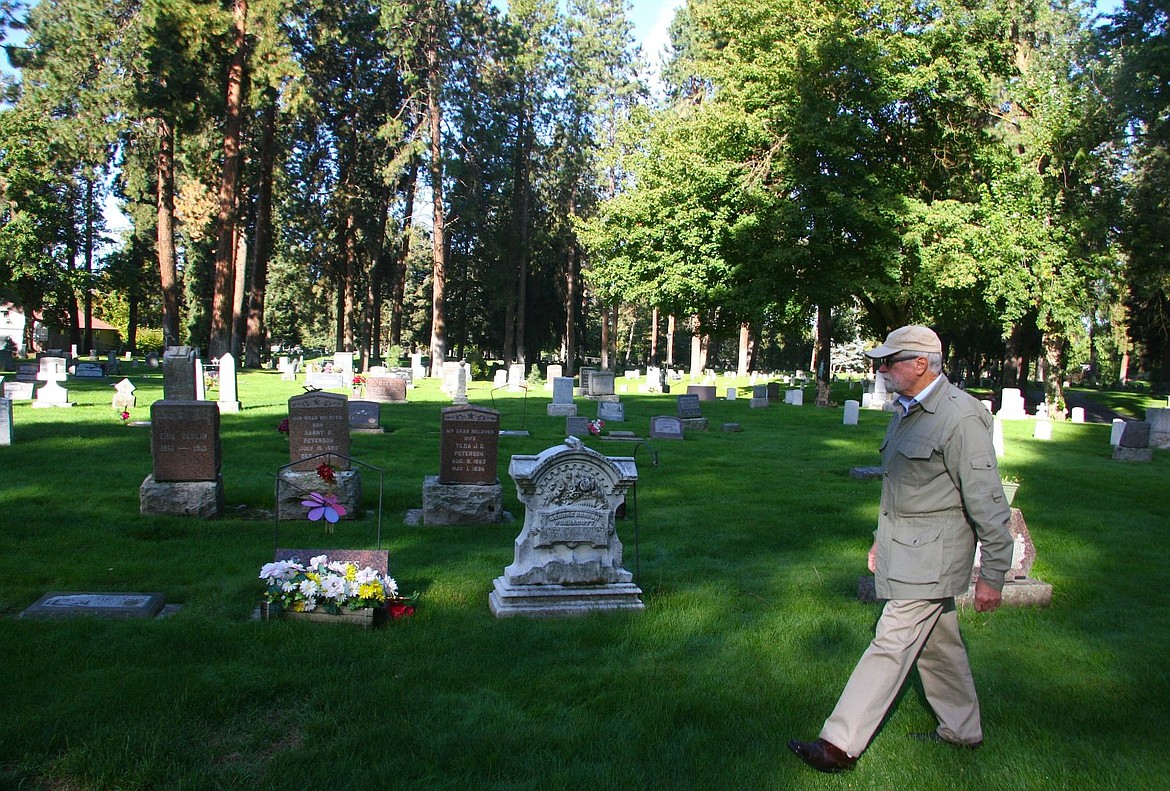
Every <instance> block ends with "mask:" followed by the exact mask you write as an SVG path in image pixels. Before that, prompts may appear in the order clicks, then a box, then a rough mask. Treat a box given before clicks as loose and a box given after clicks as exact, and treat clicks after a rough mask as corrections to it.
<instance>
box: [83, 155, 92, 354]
mask: <svg viewBox="0 0 1170 791" xmlns="http://www.w3.org/2000/svg"><path fill="white" fill-rule="evenodd" d="M93 216H94V206H93V178H92V177H91V176H88V175H87V176H86V177H85V339H84V343H83V344H82V345H83V346H84V347H85V350H86V351H87V352H88V351H90V350H91V349H93Z"/></svg>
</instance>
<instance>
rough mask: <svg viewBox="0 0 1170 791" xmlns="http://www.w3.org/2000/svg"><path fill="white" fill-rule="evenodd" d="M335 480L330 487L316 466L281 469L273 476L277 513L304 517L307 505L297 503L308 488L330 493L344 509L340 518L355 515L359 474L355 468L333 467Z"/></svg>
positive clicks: (359, 497) (359, 500)
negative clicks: (276, 475)
mask: <svg viewBox="0 0 1170 791" xmlns="http://www.w3.org/2000/svg"><path fill="white" fill-rule="evenodd" d="M334 475H335V477H336V478H337V482H336V483H335V484H333V486H332V487H330V486H329V485H328V484H326V483H325V481H323V480H321V477H320V476H319V475H317V472H316V470H281V472H280V475H279V476H278V477H277V487H276V491H277V495H278V496H277V499H276V509H277V516H278V517H279V518H280V519H308V518H309V509H308V507H307V506H304V505H301V501H303V500H305V499H306V498H307V497H308V496H309V493H310V492H318V493H319V494H332V495H333V496H334V497H336V498H337V504H338V505H340V506H341V507H342V508H344V509H345V516H343V517H341V518H342V519H356V518H357V516H358V512H359V511H360V510H361V504H362V478H361V476H360V475H358V472H357V470H337V471H336V472H335V473H334Z"/></svg>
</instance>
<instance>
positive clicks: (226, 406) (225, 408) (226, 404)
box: [215, 401, 240, 415]
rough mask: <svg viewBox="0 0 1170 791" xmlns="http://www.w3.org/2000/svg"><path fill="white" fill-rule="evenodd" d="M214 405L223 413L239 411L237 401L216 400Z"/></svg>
mask: <svg viewBox="0 0 1170 791" xmlns="http://www.w3.org/2000/svg"><path fill="white" fill-rule="evenodd" d="M215 405H216V406H217V407H219V412H220V414H221V415H223V414H229V413H230V414H233V415H234V414H235V413H237V412H239V411H240V402H239V401H216V402H215Z"/></svg>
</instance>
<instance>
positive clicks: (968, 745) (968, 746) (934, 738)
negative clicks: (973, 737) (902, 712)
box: [910, 731, 983, 750]
mask: <svg viewBox="0 0 1170 791" xmlns="http://www.w3.org/2000/svg"><path fill="white" fill-rule="evenodd" d="M910 738H911V739H916V740H917V741H920V742H932V743H934V744H949V745H950V746H951V747H961V748H963V749H964V750H978V749H979V748H980V747H982V746H983V740H982V739H980V740H979V741H977V742H953V741H951V740H950V739H944V738H943V737H942V736H940V735H939V733H938V731H930V732H929V733H912V734H910Z"/></svg>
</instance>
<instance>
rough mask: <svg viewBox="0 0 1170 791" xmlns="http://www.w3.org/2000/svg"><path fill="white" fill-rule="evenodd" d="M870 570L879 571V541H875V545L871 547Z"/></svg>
mask: <svg viewBox="0 0 1170 791" xmlns="http://www.w3.org/2000/svg"><path fill="white" fill-rule="evenodd" d="M869 570H870V571H872V572H874V573H875V574H876V573H877V542H876V541H874V542H873V546H871V547H870V548H869Z"/></svg>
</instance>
